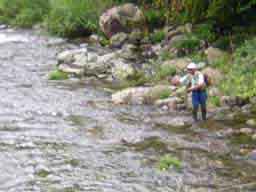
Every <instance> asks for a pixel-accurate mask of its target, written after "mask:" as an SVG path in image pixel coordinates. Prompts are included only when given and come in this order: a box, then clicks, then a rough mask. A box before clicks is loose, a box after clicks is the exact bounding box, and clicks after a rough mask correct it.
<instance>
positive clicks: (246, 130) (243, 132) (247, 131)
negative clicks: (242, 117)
mask: <svg viewBox="0 0 256 192" xmlns="http://www.w3.org/2000/svg"><path fill="white" fill-rule="evenodd" d="M253 132H254V131H253V129H251V128H241V129H240V130H239V133H242V134H246V135H250V134H252V133H253Z"/></svg>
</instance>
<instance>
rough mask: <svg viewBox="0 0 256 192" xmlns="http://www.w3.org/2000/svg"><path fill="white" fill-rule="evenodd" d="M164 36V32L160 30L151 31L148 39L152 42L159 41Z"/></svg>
mask: <svg viewBox="0 0 256 192" xmlns="http://www.w3.org/2000/svg"><path fill="white" fill-rule="evenodd" d="M164 38H165V32H164V31H162V30H160V31H156V32H154V33H152V34H151V35H150V40H151V42H152V43H160V42H161V41H162V40H164Z"/></svg>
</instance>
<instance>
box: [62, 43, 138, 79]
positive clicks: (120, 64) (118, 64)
mask: <svg viewBox="0 0 256 192" xmlns="http://www.w3.org/2000/svg"><path fill="white" fill-rule="evenodd" d="M58 61H59V65H58V69H59V70H61V71H64V72H67V73H72V74H76V75H85V76H94V77H97V78H99V79H112V80H120V81H123V80H127V78H128V77H129V76H132V75H133V74H134V72H135V70H134V68H133V64H132V63H130V62H127V61H125V60H124V59H122V58H119V56H118V54H117V53H116V52H108V53H106V52H97V51H95V50H94V49H90V48H86V49H75V50H71V51H64V52H62V53H60V54H59V55H58Z"/></svg>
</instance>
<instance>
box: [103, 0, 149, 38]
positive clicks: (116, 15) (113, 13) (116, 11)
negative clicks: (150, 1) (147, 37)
mask: <svg viewBox="0 0 256 192" xmlns="http://www.w3.org/2000/svg"><path fill="white" fill-rule="evenodd" d="M99 23H100V28H101V30H102V31H103V32H104V33H105V35H106V36H107V37H109V38H111V37H112V36H113V35H115V34H116V33H120V32H124V33H129V32H131V30H132V29H135V28H138V29H141V28H143V26H144V25H145V17H144V15H143V13H142V11H141V10H140V9H139V8H138V7H137V6H135V5H133V4H131V3H127V4H124V5H121V6H117V7H113V8H111V9H109V10H107V11H106V12H105V13H103V15H102V16H101V17H100V22H99Z"/></svg>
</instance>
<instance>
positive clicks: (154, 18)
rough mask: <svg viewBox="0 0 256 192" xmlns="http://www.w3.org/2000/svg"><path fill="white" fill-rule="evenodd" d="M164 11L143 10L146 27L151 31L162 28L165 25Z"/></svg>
mask: <svg viewBox="0 0 256 192" xmlns="http://www.w3.org/2000/svg"><path fill="white" fill-rule="evenodd" d="M165 13H166V12H165V10H164V9H160V10H159V9H147V10H144V15H145V18H146V22H147V25H148V27H149V30H150V31H151V30H152V29H154V28H159V27H162V26H163V25H164V23H165Z"/></svg>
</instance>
